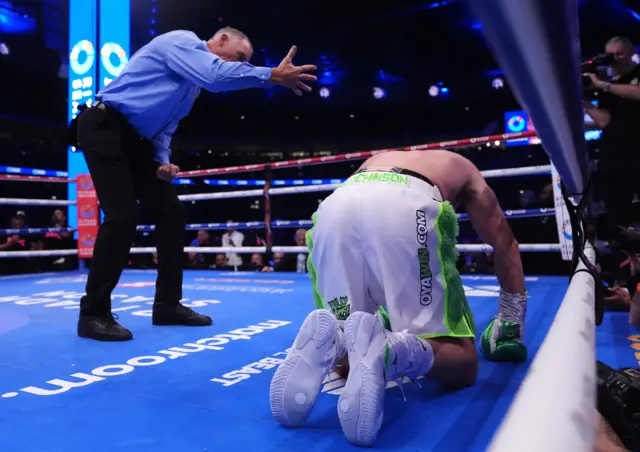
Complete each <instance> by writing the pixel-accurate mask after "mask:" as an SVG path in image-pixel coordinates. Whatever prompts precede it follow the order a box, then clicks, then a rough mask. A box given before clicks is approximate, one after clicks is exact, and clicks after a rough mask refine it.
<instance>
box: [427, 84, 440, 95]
mask: <svg viewBox="0 0 640 452" xmlns="http://www.w3.org/2000/svg"><path fill="white" fill-rule="evenodd" d="M438 94H440V88H438V87H437V86H436V85H431V88H429V96H431V97H437V96H438Z"/></svg>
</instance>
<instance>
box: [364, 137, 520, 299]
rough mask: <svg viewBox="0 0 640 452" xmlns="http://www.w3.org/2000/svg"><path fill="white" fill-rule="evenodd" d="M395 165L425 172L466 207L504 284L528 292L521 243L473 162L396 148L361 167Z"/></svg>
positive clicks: (451, 199) (446, 154)
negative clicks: (489, 250) (491, 255)
mask: <svg viewBox="0 0 640 452" xmlns="http://www.w3.org/2000/svg"><path fill="white" fill-rule="evenodd" d="M393 167H397V168H402V169H406V170H411V171H415V172H416V173H420V174H422V175H423V176H425V177H426V178H427V179H428V180H430V181H431V182H432V183H433V184H435V185H436V187H438V190H439V191H440V194H441V195H442V198H443V199H444V200H445V201H449V202H451V203H452V204H453V205H454V206H460V207H462V208H463V209H464V210H465V212H466V213H467V214H468V215H469V218H470V220H471V224H472V225H473V227H474V229H475V230H476V232H477V233H478V235H479V236H480V237H481V238H482V239H483V240H484V241H485V242H486V243H488V244H489V245H491V246H492V247H493V250H494V263H495V272H496V276H497V277H498V280H499V282H500V284H501V286H502V287H503V288H504V289H505V290H507V291H509V292H514V293H522V292H524V274H523V271H522V261H521V259H520V251H519V248H518V242H517V241H516V239H515V237H514V236H513V233H512V231H511V228H510V227H509V224H508V223H507V221H506V219H505V218H504V213H503V211H502V208H501V207H500V204H499V203H498V199H497V198H496V195H495V193H494V192H493V190H492V189H491V187H489V186H488V185H487V182H486V181H485V179H484V177H483V176H482V173H481V172H480V170H478V168H476V166H475V165H474V164H473V163H472V162H471V161H469V160H467V159H466V158H464V157H462V156H461V155H458V154H455V153H453V152H449V151H445V150H434V151H415V152H402V151H393V152H385V153H383V154H378V155H374V156H373V157H371V158H369V159H368V160H366V161H365V162H364V163H363V164H362V166H361V168H372V169H381V170H382V169H389V168H393Z"/></svg>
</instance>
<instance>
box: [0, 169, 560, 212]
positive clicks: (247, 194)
mask: <svg viewBox="0 0 640 452" xmlns="http://www.w3.org/2000/svg"><path fill="white" fill-rule="evenodd" d="M550 172H551V165H540V166H525V167H521V168H506V169H499V170H490V171H483V172H482V175H483V176H484V177H485V179H492V178H500V177H516V176H536V175H541V174H550ZM340 185H341V184H325V185H303V186H299V187H278V188H271V189H269V194H270V195H290V194H297V193H316V192H323V191H333V190H335V189H337V188H338V187H339V186H340ZM263 195H264V190H262V189H255V190H236V191H228V192H216V193H198V194H193V195H180V196H178V199H180V201H205V200H213V199H231V198H252V197H255V196H263ZM75 204H76V201H66V200H52V199H26V198H0V205H23V206H70V205H75Z"/></svg>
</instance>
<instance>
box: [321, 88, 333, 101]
mask: <svg viewBox="0 0 640 452" xmlns="http://www.w3.org/2000/svg"><path fill="white" fill-rule="evenodd" d="M319 94H320V97H322V98H323V99H328V98H329V96H331V90H330V89H329V88H327V87H326V86H323V87H322V88H320V91H319Z"/></svg>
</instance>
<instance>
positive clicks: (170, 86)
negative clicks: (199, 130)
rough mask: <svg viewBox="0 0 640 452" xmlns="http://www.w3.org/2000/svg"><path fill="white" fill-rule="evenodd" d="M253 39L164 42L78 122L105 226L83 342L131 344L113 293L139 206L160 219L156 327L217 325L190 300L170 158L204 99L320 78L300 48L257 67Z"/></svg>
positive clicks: (144, 52)
mask: <svg viewBox="0 0 640 452" xmlns="http://www.w3.org/2000/svg"><path fill="white" fill-rule="evenodd" d="M252 53H253V47H252V45H251V42H250V41H249V39H248V38H247V36H246V35H245V34H244V33H242V32H240V31H239V30H236V29H233V28H223V29H221V30H220V31H218V32H217V33H216V34H215V35H214V36H213V37H212V38H211V39H209V40H208V41H206V42H205V41H202V40H200V39H198V37H197V36H196V35H195V34H194V33H191V32H189V31H182V30H180V31H172V32H169V33H166V34H163V35H160V36H158V37H156V38H155V39H153V40H152V41H151V42H150V43H149V44H147V45H146V46H144V47H143V48H141V49H140V50H139V51H138V52H136V54H135V55H133V57H132V58H131V60H130V61H129V63H128V64H127V66H126V67H125V68H124V70H123V71H122V73H121V74H120V76H118V77H117V78H116V79H115V80H114V81H113V82H111V83H110V84H109V85H108V86H107V87H105V88H103V89H102V90H101V91H100V92H99V93H98V94H97V95H96V103H95V104H94V105H93V106H92V107H91V108H89V109H86V110H85V111H84V112H82V113H81V114H80V115H79V116H78V118H77V121H74V122H73V123H72V124H71V130H70V132H71V136H72V137H75V141H76V143H75V144H76V145H77V147H78V148H79V149H82V151H83V153H84V157H85V159H86V161H87V166H88V168H89V172H90V173H91V177H92V179H93V183H94V186H95V188H96V193H97V195H98V200H99V201H100V207H101V209H102V210H103V212H104V215H105V219H104V223H102V224H101V225H100V229H99V231H98V237H97V240H96V243H95V246H94V252H93V260H92V263H91V268H90V271H89V276H88V280H87V286H86V295H85V296H84V297H83V298H82V300H81V303H80V319H79V321H78V336H80V337H85V338H91V339H95V340H99V341H126V340H130V339H132V338H133V336H132V334H131V332H130V331H129V330H127V329H126V328H124V327H122V326H120V324H118V322H116V319H115V318H114V316H113V314H112V313H111V292H112V291H113V289H114V288H115V287H116V284H117V283H118V280H119V279H120V275H121V274H122V270H123V269H124V266H125V264H126V261H127V258H128V255H129V250H130V247H131V244H132V242H133V239H134V235H135V232H136V226H137V225H138V217H139V209H140V208H142V209H145V210H148V211H149V212H150V213H152V214H153V215H154V217H155V224H156V235H157V249H158V278H157V281H156V293H155V299H154V304H153V324H154V325H188V326H206V325H211V323H212V322H211V318H210V317H207V316H204V315H200V314H198V313H196V312H194V311H192V310H191V309H189V308H187V307H186V306H182V305H181V304H180V303H179V300H180V299H181V298H182V270H183V243H182V237H183V235H184V228H185V223H186V220H185V211H184V208H183V206H182V204H181V203H180V201H179V200H178V196H177V194H176V190H175V188H174V186H173V185H171V182H172V180H173V179H174V177H175V176H176V174H177V173H178V171H179V168H178V167H177V166H175V165H173V164H172V163H171V162H170V160H169V157H170V155H171V150H170V142H171V136H172V134H173V133H174V132H175V130H176V128H177V126H178V122H179V121H180V119H182V118H184V117H185V116H186V115H187V114H188V113H189V111H190V110H191V107H192V105H193V103H194V101H195V100H196V98H197V97H198V95H199V94H200V90H201V89H202V88H204V89H206V90H207V91H214V92H215V91H231V90H240V89H247V88H268V87H269V86H271V85H281V86H284V87H286V88H290V89H291V90H293V92H294V93H295V94H297V95H302V92H303V91H306V92H309V91H311V88H310V87H309V86H308V85H306V84H305V82H306V81H315V80H316V77H315V76H314V75H312V74H309V72H312V71H315V70H316V67H315V66H312V65H304V66H294V65H293V62H292V60H293V57H294V55H295V53H296V48H295V47H292V48H291V50H290V51H289V54H288V55H287V56H286V57H285V58H284V59H283V60H282V62H281V63H280V65H279V66H278V67H275V68H267V67H254V66H252V65H250V64H249V63H248V61H249V60H250V59H251V55H252Z"/></svg>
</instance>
